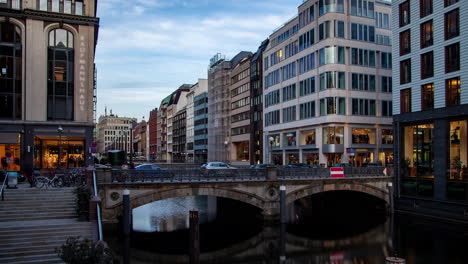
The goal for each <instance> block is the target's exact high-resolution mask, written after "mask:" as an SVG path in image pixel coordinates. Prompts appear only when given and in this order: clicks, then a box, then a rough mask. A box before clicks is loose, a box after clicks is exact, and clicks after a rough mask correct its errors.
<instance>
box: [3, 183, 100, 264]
mask: <svg viewBox="0 0 468 264" xmlns="http://www.w3.org/2000/svg"><path fill="white" fill-rule="evenodd" d="M73 190H74V188H52V189H47V190H46V189H36V188H29V184H28V185H19V188H18V189H5V201H0V263H18V264H19V263H35V264H37V263H63V262H62V261H61V260H60V258H59V257H58V256H57V253H55V249H56V248H57V247H60V246H61V245H62V244H64V243H65V241H66V240H67V238H68V237H70V236H75V237H76V236H81V237H86V238H89V239H91V225H90V223H89V222H78V220H77V216H76V214H75V194H74V193H73Z"/></svg>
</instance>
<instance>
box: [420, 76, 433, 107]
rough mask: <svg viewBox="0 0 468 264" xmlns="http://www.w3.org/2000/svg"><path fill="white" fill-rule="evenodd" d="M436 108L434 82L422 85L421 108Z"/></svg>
mask: <svg viewBox="0 0 468 264" xmlns="http://www.w3.org/2000/svg"><path fill="white" fill-rule="evenodd" d="M430 109H434V84H433V83H430V84H425V85H423V86H421V110H422V111H425V110H430Z"/></svg>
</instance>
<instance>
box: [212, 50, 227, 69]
mask: <svg viewBox="0 0 468 264" xmlns="http://www.w3.org/2000/svg"><path fill="white" fill-rule="evenodd" d="M224 59H225V57H224V56H223V55H222V54H221V53H217V54H216V55H214V56H213V58H211V59H210V67H213V66H214V65H215V64H218V62H220V61H222V60H224Z"/></svg>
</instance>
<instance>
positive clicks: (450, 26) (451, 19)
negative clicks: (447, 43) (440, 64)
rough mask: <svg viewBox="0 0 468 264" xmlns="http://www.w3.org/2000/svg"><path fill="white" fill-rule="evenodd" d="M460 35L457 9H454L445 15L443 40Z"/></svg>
mask: <svg viewBox="0 0 468 264" xmlns="http://www.w3.org/2000/svg"><path fill="white" fill-rule="evenodd" d="M459 35H460V15H459V9H458V8H457V9H455V10H453V11H450V12H448V13H446V14H445V40H448V39H451V38H454V37H458V36H459Z"/></svg>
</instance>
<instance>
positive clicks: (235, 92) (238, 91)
mask: <svg viewBox="0 0 468 264" xmlns="http://www.w3.org/2000/svg"><path fill="white" fill-rule="evenodd" d="M249 87H250V83H246V84H243V85H241V86H239V87H237V88H236V89H234V90H231V97H235V96H238V95H239V94H242V93H245V92H247V91H249Z"/></svg>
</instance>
